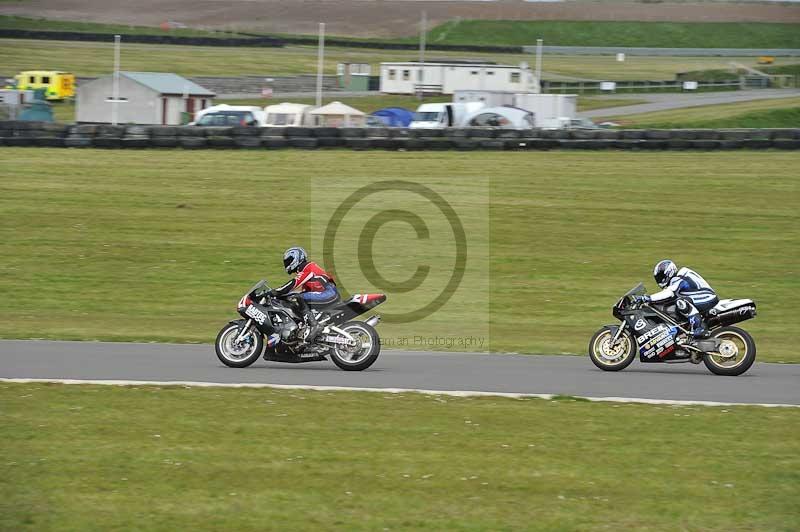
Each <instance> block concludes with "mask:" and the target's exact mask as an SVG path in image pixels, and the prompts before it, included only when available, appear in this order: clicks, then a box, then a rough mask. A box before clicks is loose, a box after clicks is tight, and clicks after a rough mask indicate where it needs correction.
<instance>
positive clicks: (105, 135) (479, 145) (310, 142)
mask: <svg viewBox="0 0 800 532" xmlns="http://www.w3.org/2000/svg"><path fill="white" fill-rule="evenodd" d="M0 146H42V147H66V148H183V149H203V148H216V149H267V150H272V149H282V148H300V149H325V148H346V149H352V150H371V149H380V150H552V149H584V150H599V149H616V150H687V149H694V150H732V149H767V148H777V149H785V150H797V149H800V129H620V130H611V129H586V130H581V129H576V130H565V129H556V130H547V129H488V128H458V129H456V128H452V129H405V128H355V127H342V128H333V127H315V128H306V127H286V128H283V127H273V128H253V127H195V126H136V125H127V126H110V125H93V124H82V125H62V124H52V123H46V122H21V121H6V122H0Z"/></svg>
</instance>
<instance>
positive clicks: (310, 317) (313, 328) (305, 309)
mask: <svg viewBox="0 0 800 532" xmlns="http://www.w3.org/2000/svg"><path fill="white" fill-rule="evenodd" d="M297 304H298V306H299V307H300V311H301V312H302V313H303V316H304V317H305V320H306V326H307V327H308V332H307V333H306V334H305V337H304V338H303V340H304V341H305V342H307V343H311V342H313V341H314V338H316V337H317V335H318V334H319V333H320V331H321V330H322V329H323V325H320V323H319V322H318V321H317V317H316V316H315V315H314V311H313V310H311V307H309V306H308V303H306V300H305V299H303V298H302V297H300V298H298V299H297Z"/></svg>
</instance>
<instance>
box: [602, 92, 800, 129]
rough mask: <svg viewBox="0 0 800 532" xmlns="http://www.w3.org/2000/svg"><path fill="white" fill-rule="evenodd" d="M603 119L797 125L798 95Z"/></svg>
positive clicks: (675, 124) (662, 124) (653, 124)
mask: <svg viewBox="0 0 800 532" xmlns="http://www.w3.org/2000/svg"><path fill="white" fill-rule="evenodd" d="M607 119H608V120H613V121H614V122H617V123H619V124H621V125H623V126H625V127H643V128H644V127H647V128H667V129H671V128H738V127H756V128H781V127H786V128H800V98H776V99H769V100H753V101H748V102H737V103H728V104H718V105H704V106H698V107H686V108H683V109H673V110H669V111H658V112H653V113H642V114H637V115H626V116H619V117H610V118H607ZM598 120H603V119H598Z"/></svg>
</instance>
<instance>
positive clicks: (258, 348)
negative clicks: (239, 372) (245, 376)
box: [214, 320, 264, 368]
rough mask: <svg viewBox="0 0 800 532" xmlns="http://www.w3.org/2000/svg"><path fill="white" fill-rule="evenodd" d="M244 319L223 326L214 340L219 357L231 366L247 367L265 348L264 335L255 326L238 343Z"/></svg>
mask: <svg viewBox="0 0 800 532" xmlns="http://www.w3.org/2000/svg"><path fill="white" fill-rule="evenodd" d="M242 324H243V322H242V320H239V321H234V322H231V323H229V324H227V325H226V326H225V327H223V328H222V329H221V330H220V331H219V334H217V339H216V341H215V342H214V350H215V351H216V352H217V358H218V359H219V360H220V362H222V363H223V364H225V365H226V366H228V367H229V368H246V367H247V366H249V365H250V364H252V363H253V362H255V361H256V360H258V357H260V356H261V352H262V351H263V350H264V337H263V336H262V335H261V333H260V332H259V331H257V330H256V329H255V328H251V329H250V331H249V332H248V333H247V335H245V337H244V339H243V340H242V341H241V342H239V343H238V344H237V343H236V337H237V336H238V335H239V327H241V326H242Z"/></svg>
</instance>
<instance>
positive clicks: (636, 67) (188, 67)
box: [0, 39, 797, 80]
mask: <svg viewBox="0 0 800 532" xmlns="http://www.w3.org/2000/svg"><path fill="white" fill-rule="evenodd" d="M2 45H3V50H4V52H6V53H4V54H2V55H0V74H4V75H13V74H16V73H17V72H20V71H23V70H35V69H43V70H64V71H67V72H73V73H75V74H76V75H79V76H98V75H107V74H108V73H109V72H111V70H112V68H113V54H109V46H108V44H106V43H97V42H73V41H39V40H33V39H3V40H2ZM465 58H467V59H475V60H481V61H494V62H497V63H503V64H512V65H513V64H519V63H520V61H528V62H530V60H531V57H530V55H524V54H487V53H473V52H469V53H466V52H435V53H434V52H431V54H429V60H437V59H441V60H448V59H465ZM415 59H416V54H415V52H413V51H402V50H401V51H397V50H375V49H363V48H341V47H326V48H325V66H324V70H325V73H326V74H330V75H334V74H336V65H337V64H338V63H342V62H356V63H369V64H370V65H372V72H373V74H377V73H378V72H379V70H378V67H379V64H380V63H381V62H382V61H409V60H415ZM730 61H736V62H739V63H742V64H744V65H755V64H756V58H754V57H739V58H735V57H734V58H730V57H669V56H667V57H633V56H631V57H628V58H627V59H626V61H625V62H624V63H619V62H617V61H616V60H615V58H614V56H613V55H607V56H564V55H546V56H545V57H544V60H543V62H542V69H543V71H544V73H545V74H544V78H545V79H549V78H548V76H549V75H550V74H553V75H561V76H569V77H575V78H586V79H610V80H644V79H650V80H669V79H674V78H675V74H676V73H677V72H685V71H689V70H703V69H713V68H718V69H722V68H726V67H727V65H728V63H729V62H730ZM787 61H789V59H787ZM795 62H797V61H795ZM121 65H122V68H123V69H125V70H133V71H154V72H175V73H176V74H180V75H184V76H199V75H208V76H240V75H258V76H264V77H269V76H288V75H297V74H308V73H311V72H316V69H317V49H316V47H314V46H287V47H284V48H259V47H252V48H249V47H238V46H237V47H219V46H183V45H156V44H133V43H126V42H124V41H123V43H122V50H121Z"/></svg>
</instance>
